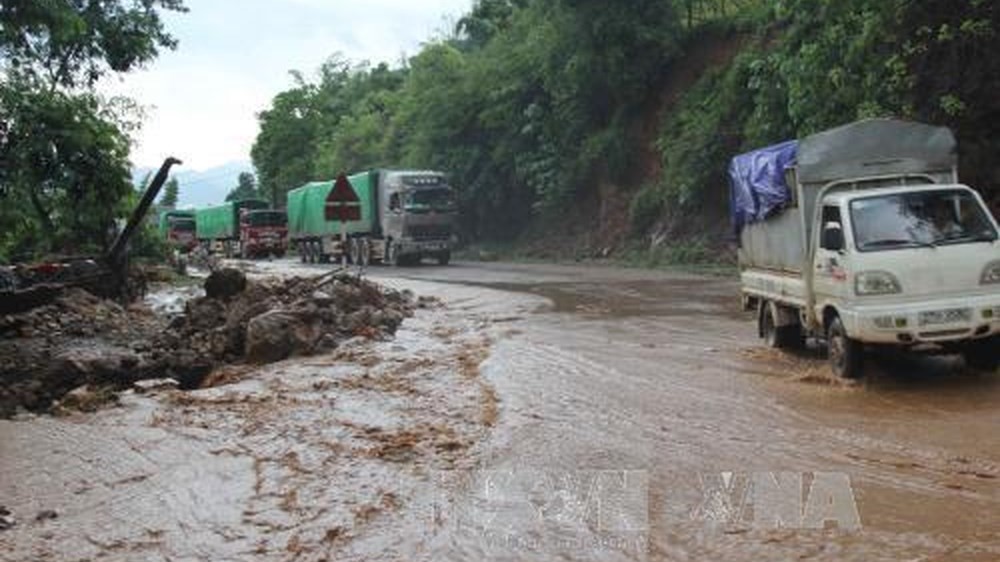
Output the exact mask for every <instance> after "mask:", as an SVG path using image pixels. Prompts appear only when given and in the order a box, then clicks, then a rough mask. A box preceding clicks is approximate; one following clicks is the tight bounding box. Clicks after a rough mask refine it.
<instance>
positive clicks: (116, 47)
mask: <svg viewBox="0 0 1000 562" xmlns="http://www.w3.org/2000/svg"><path fill="white" fill-rule="evenodd" d="M161 9H162V10H170V11H177V12H184V11H187V9H186V8H185V7H184V5H183V1H182V0H142V1H132V2H126V1H124V0H106V1H102V2H93V1H88V2H84V1H81V0H73V1H71V0H46V1H39V0H5V1H4V2H3V3H2V4H0V54H2V55H3V57H2V58H3V60H4V61H5V66H6V67H7V68H5V69H4V70H5V71H6V72H8V73H17V74H19V75H21V76H23V77H25V78H28V79H30V80H31V81H38V82H42V83H45V84H46V85H48V86H49V87H50V88H54V87H56V86H65V87H68V88H74V87H90V86H93V85H94V83H95V82H96V81H97V80H98V79H99V78H100V77H101V76H102V75H104V74H106V73H107V72H108V71H112V72H128V71H130V70H132V69H134V68H136V67H138V66H141V65H143V64H145V63H147V62H149V61H151V60H153V59H155V58H156V56H157V55H158V54H159V50H160V49H161V48H168V49H173V48H174V47H176V46H177V41H176V40H175V39H174V38H173V37H171V36H170V35H169V34H168V33H167V32H166V30H165V29H164V27H163V21H162V20H161V17H160V10H161Z"/></svg>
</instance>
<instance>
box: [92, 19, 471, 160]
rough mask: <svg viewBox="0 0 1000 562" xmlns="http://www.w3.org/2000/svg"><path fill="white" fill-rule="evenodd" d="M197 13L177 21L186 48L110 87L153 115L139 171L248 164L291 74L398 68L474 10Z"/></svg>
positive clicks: (173, 28) (174, 27) (135, 156)
mask: <svg viewBox="0 0 1000 562" xmlns="http://www.w3.org/2000/svg"><path fill="white" fill-rule="evenodd" d="M186 4H187V5H188V8H190V11H189V12H188V13H185V14H177V15H175V14H172V13H168V15H167V16H166V25H167V28H168V29H169V31H170V33H171V34H172V35H174V37H176V38H177V39H178V40H179V41H180V45H179V46H178V48H177V50H175V51H165V52H163V53H161V55H160V57H159V58H158V59H156V60H155V61H154V62H153V63H152V64H151V65H149V67H148V68H147V69H144V70H140V71H137V72H134V73H132V74H128V75H126V76H125V77H124V78H122V79H120V80H119V79H114V80H109V81H108V82H107V83H105V84H104V85H103V86H102V89H103V90H104V91H105V92H107V93H112V94H113V93H123V94H126V95H128V96H130V97H132V98H134V99H135V100H136V101H137V102H139V103H140V104H141V105H143V106H144V107H145V108H146V110H147V112H148V114H147V118H146V120H145V122H144V125H143V129H142V131H141V132H140V133H139V134H138V141H139V144H138V146H137V147H135V149H134V150H133V153H132V163H133V164H134V165H136V166H149V167H156V166H159V164H160V162H162V161H163V158H164V157H165V156H167V155H175V156H177V157H179V158H181V159H182V160H184V163H185V168H186V169H189V170H203V169H206V168H210V167H214V166H218V165H221V164H224V163H227V162H232V161H234V160H248V159H249V158H250V146H251V145H252V144H253V139H254V137H255V136H256V134H257V119H256V113H257V112H258V111H260V110H262V109H265V108H266V107H267V106H268V104H269V102H270V100H271V98H272V97H274V95H275V94H277V93H278V92H280V91H282V90H284V89H286V88H288V87H289V86H290V85H291V79H290V78H289V75H288V71H289V70H291V69H297V70H302V71H304V72H305V73H306V74H307V76H311V75H312V73H313V72H314V71H315V70H316V69H317V68H318V67H319V65H320V64H321V63H322V62H323V61H324V60H325V59H326V58H327V57H329V56H330V55H332V54H334V53H337V52H339V53H341V54H343V55H344V56H345V57H346V58H347V59H349V60H351V61H362V60H367V61H370V62H372V63H378V62H388V63H390V64H392V65H393V66H395V65H398V63H399V61H400V60H401V59H402V57H403V56H404V55H405V56H412V55H414V54H416V53H417V51H418V50H419V47H420V44H421V43H422V42H424V41H427V40H428V39H430V38H432V37H436V36H440V35H441V33H442V32H444V31H445V30H447V29H449V28H450V26H452V25H453V24H454V22H455V21H456V20H457V19H458V18H459V17H461V16H462V15H463V14H464V13H465V12H467V11H468V10H469V9H470V8H471V6H472V0H365V1H349V0H238V1H234V0H188V1H187V2H186Z"/></svg>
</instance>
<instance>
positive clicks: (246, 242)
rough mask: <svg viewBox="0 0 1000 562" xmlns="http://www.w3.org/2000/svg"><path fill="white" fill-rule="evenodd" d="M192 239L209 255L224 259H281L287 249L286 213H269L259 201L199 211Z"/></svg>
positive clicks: (223, 205)
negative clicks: (217, 254)
mask: <svg viewBox="0 0 1000 562" xmlns="http://www.w3.org/2000/svg"><path fill="white" fill-rule="evenodd" d="M195 235H196V237H197V239H198V242H199V243H201V245H202V246H203V247H205V248H206V249H207V250H208V251H222V252H223V253H224V254H225V255H226V256H227V257H232V256H235V255H239V256H241V257H244V258H250V257H258V256H265V255H276V256H279V257H280V256H283V255H284V254H285V249H286V248H287V245H288V243H287V235H288V229H287V225H286V218H285V213H284V212H282V211H275V210H270V209H268V203H267V201H264V200H261V199H243V200H240V201H230V202H227V203H224V204H222V205H217V206H215V207H207V208H204V209H198V210H197V211H196V212H195Z"/></svg>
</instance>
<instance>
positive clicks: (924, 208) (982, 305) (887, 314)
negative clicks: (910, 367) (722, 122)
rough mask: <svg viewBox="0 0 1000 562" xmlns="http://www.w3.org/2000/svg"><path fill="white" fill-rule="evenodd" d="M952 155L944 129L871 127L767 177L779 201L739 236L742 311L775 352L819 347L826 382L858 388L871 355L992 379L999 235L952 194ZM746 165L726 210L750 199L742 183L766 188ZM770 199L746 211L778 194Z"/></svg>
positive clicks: (998, 321) (969, 203)
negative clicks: (902, 353)
mask: <svg viewBox="0 0 1000 562" xmlns="http://www.w3.org/2000/svg"><path fill="white" fill-rule="evenodd" d="M954 147H955V146H954V137H952V136H951V133H950V131H948V130H947V129H942V128H937V127H930V126H927V125H921V124H916V123H907V122H902V121H893V120H871V121H862V122H859V123H855V124H852V125H848V126H845V127H842V128H840V129H834V130H832V131H828V132H825V133H820V134H819V135H814V136H813V137H809V138H807V139H805V140H803V141H802V142H800V143H797V145H795V146H794V148H791V147H785V148H783V150H784V153H785V157H786V160H787V159H788V158H787V157H788V156H789V155H790V154H791V151H793V150H794V162H793V163H792V164H791V165H788V166H784V167H782V169H781V170H780V172H781V173H780V174H778V173H776V172H779V170H775V169H774V166H773V165H772V166H771V168H770V173H771V175H772V178H771V179H772V180H774V179H778V180H779V181H778V183H781V181H782V180H783V181H784V184H785V187H786V189H787V190H788V194H787V195H788V197H787V200H786V201H784V202H781V203H778V204H777V205H776V206H775V207H774V208H772V209H766V210H764V212H763V213H759V214H758V215H757V216H751V217H750V218H751V220H746V221H744V222H743V224H740V225H739V226H738V230H739V235H740V242H741V244H740V245H741V247H740V269H741V280H742V287H743V288H742V291H743V299H744V304H745V306H746V307H747V308H748V309H752V310H755V311H756V312H757V318H758V329H759V333H760V335H761V336H762V337H764V338H765V340H766V341H767V342H768V343H769V344H770V345H773V346H776V347H789V346H794V345H798V344H800V343H801V342H802V340H803V338H804V337H805V336H807V335H810V336H816V337H819V338H823V339H826V340H827V344H828V348H829V356H830V365H831V368H832V370H833V371H834V373H835V374H837V375H839V376H843V377H849V378H854V377H858V376H860V375H861V373H862V358H863V352H864V346H866V345H893V346H901V347H905V348H907V349H911V350H914V351H934V352H954V353H962V354H963V355H964V356H965V358H966V361H967V362H968V363H969V364H970V365H971V366H973V367H977V368H983V369H988V370H993V369H995V368H996V366H997V363H998V360H1000V228H998V225H997V223H996V221H995V220H994V219H993V217H992V216H991V214H990V213H989V212H988V211H987V209H986V206H985V205H984V203H983V200H982V198H981V197H980V195H979V194H978V193H977V192H976V191H974V190H973V189H970V188H969V187H967V186H965V185H961V184H959V183H957V177H956V173H955V169H956V163H957V162H956V160H955V150H954ZM750 154H751V155H752V154H754V153H750ZM746 156H748V155H744V156H741V157H737V159H736V160H734V165H733V167H731V175H734V197H733V200H734V206H735V205H737V204H738V201H739V194H736V193H735V190H737V189H744V188H747V187H748V186H746V185H743V186H737V185H736V184H737V183H738V181H741V180H739V179H738V177H736V176H739V175H740V174H742V177H743V178H744V179H746V178H748V177H749V178H751V179H757V180H760V179H761V177H762V176H763V175H766V174H761V173H755V172H760V166H761V165H764V166H765V167H766V162H764V160H766V159H767V158H770V156H767V154H765V156H767V158H764V160H762V159H761V158H756V159H754V158H746ZM758 156H759V154H758ZM771 156H773V153H772V154H771ZM740 158H743V160H742V165H744V167H743V168H742V169H741V167H740V166H741V162H738V160H739V159H740ZM771 160H772V164H773V161H774V158H771ZM748 162H749V163H750V165H749V166H747V165H746V164H747V163H748ZM754 166H757V168H754ZM748 170H749V172H748ZM765 171H767V170H765ZM873 171H874V172H876V173H874V174H872V173H871V172H873ZM779 176H780V178H779ZM771 187H779V188H780V186H773V185H772V186H764V187H763V188H761V191H762V193H758V194H757V196H756V197H749V198H746V197H745V198H744V200H746V201H750V200H754V201H757V202H758V203H759V202H760V201H761V200H762V199H766V198H767V197H766V196H767V195H768V193H772V194H773V193H778V194H780V189H771ZM753 189H755V187H754V186H749V190H750V191H747V190H746V189H744V192H743V195H746V194H747V193H750V195H751V196H752V195H754V194H753V193H752V190H753ZM756 210H757V211H759V210H760V209H756ZM749 214H750V215H753V213H749ZM745 216H746V213H745ZM753 219H756V220H753Z"/></svg>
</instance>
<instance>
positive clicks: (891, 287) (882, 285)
mask: <svg viewBox="0 0 1000 562" xmlns="http://www.w3.org/2000/svg"><path fill="white" fill-rule="evenodd" d="M854 292H855V293H856V294H858V295H891V294H895V293H902V292H903V287H902V286H901V285H900V284H899V280H898V279H896V276H895V275H893V274H891V273H889V272H888V271H862V272H861V273H858V274H857V275H856V276H855V277H854Z"/></svg>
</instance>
